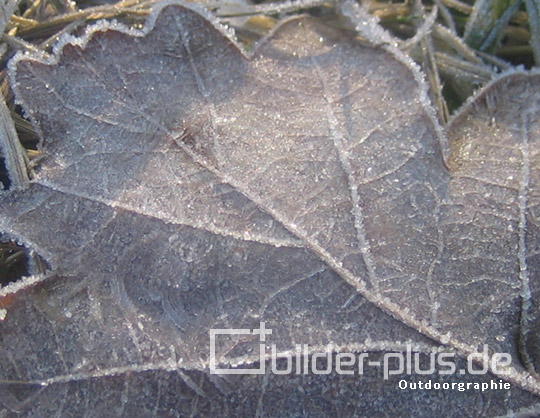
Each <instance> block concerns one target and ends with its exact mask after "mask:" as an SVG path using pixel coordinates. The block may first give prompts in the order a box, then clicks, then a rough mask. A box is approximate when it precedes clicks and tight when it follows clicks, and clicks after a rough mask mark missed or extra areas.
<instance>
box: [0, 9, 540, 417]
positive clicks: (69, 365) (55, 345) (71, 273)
mask: <svg viewBox="0 0 540 418" xmlns="http://www.w3.org/2000/svg"><path fill="white" fill-rule="evenodd" d="M227 34H228V32H227V31H226V30H225V29H223V28H222V27H220V26H219V25H218V24H217V23H216V21H215V20H214V19H211V20H209V18H208V16H207V14H206V13H204V12H200V11H198V10H194V9H193V8H191V7H189V6H182V5H180V4H176V3H174V2H167V3H162V4H161V5H158V6H156V11H155V13H154V14H153V16H151V17H150V18H149V21H148V23H147V26H146V27H145V28H144V29H143V30H142V31H140V32H138V31H134V30H128V29H126V28H123V27H121V26H109V25H108V24H100V25H99V26H96V27H94V28H93V29H91V30H90V31H89V32H88V33H87V34H86V35H84V36H83V37H82V38H64V39H63V40H62V41H60V46H58V47H57V48H56V49H55V51H56V53H55V55H53V56H40V57H36V56H34V57H32V56H31V57H23V56H18V57H16V58H15V60H14V61H12V62H11V64H10V69H11V70H10V71H11V73H10V77H11V81H12V85H13V86H14V89H15V93H16V97H17V100H18V101H19V102H20V103H21V104H22V105H23V107H24V108H25V110H26V112H27V113H28V114H29V115H30V116H31V118H32V120H33V122H34V124H35V125H36V128H37V129H38V130H39V132H40V133H41V136H42V140H43V143H42V146H43V154H44V159H43V162H42V164H41V166H40V168H39V169H38V170H37V172H36V174H35V178H34V179H33V180H32V182H31V185H30V188H29V189H28V190H24V191H10V192H7V193H5V194H3V195H2V196H1V199H0V210H1V213H2V216H1V217H0V231H1V232H4V233H6V234H8V235H9V236H10V237H14V238H15V239H17V240H20V241H22V242H24V243H25V245H27V246H28V247H29V248H31V249H32V250H34V251H36V252H37V253H39V254H40V255H41V256H43V257H44V258H45V259H46V260H47V262H48V265H49V267H50V270H49V272H48V276H47V277H46V278H43V277H40V278H38V279H37V280H35V281H34V282H33V283H32V284H31V286H26V287H25V286H22V287H21V288H19V289H17V291H15V293H12V292H10V293H6V294H5V295H3V296H2V295H1V294H0V297H2V298H1V299H0V309H6V308H7V309H8V313H7V315H6V317H5V319H4V320H3V321H2V322H1V323H0V341H1V350H0V373H1V375H0V403H1V404H2V405H3V407H4V408H5V409H6V410H11V411H16V412H21V413H24V414H26V415H37V416H48V415H51V414H52V413H53V412H57V411H58V410H62V411H64V412H65V414H66V415H70V414H71V415H81V414H82V413H83V412H88V411H91V413H92V414H95V415H100V414H101V415H111V414H114V415H127V416H146V415H158V416H163V415H165V414H170V413H171V412H170V411H186V410H187V411H190V413H191V414H192V415H197V414H198V415H205V416H209V415H235V414H236V415H240V416H242V415H256V416H262V415H267V416H276V415H283V414H288V415H290V416H297V415H300V414H305V415H308V416H328V415H332V412H335V408H336V405H338V406H339V409H340V412H341V415H344V416H358V415H368V416H374V415H380V414H383V413H386V414H390V413H391V414H393V415H396V416H399V415H404V414H407V415H410V414H413V415H424V416H425V415H433V414H440V412H438V411H439V409H438V408H439V407H440V403H441V398H443V399H444V403H445V405H448V406H447V410H446V411H445V415H446V416H462V415H463V411H464V410H466V411H471V415H475V414H476V415H481V414H483V415H487V416H493V415H496V414H500V413H501V411H516V413H517V412H518V411H525V410H527V411H530V410H535V408H536V409H538V405H537V404H538V394H540V383H539V382H538V380H537V379H536V377H535V376H534V375H532V376H531V375H530V374H529V371H530V370H531V368H532V367H534V365H535V364H536V360H535V359H536V358H538V356H537V354H536V353H535V351H534V341H536V339H537V335H538V332H537V328H538V323H539V318H538V317H537V314H536V313H537V312H538V308H537V303H538V302H537V298H538V292H539V290H538V286H539V284H538V283H539V280H538V274H539V273H538V272H539V268H540V267H539V264H538V260H537V258H538V253H539V251H538V246H537V243H538V242H539V240H538V237H537V234H538V223H539V221H538V218H539V211H538V196H539V192H538V190H539V188H538V183H539V178H538V167H539V161H538V158H539V157H538V149H539V147H538V142H539V134H538V114H537V109H538V103H539V101H540V100H539V98H538V93H537V91H538V84H539V82H538V76H534V75H524V74H521V75H509V76H507V77H505V78H503V79H501V80H500V81H499V82H497V83H495V84H493V85H491V86H489V87H488V88H487V89H486V90H485V91H483V92H482V93H481V94H480V95H479V96H478V97H477V98H476V99H475V101H474V102H472V103H470V104H469V105H468V106H467V107H466V108H464V110H463V111H462V112H461V113H460V115H459V116H457V117H456V119H455V120H454V122H453V123H452V124H451V126H450V130H449V134H450V135H449V139H450V144H449V147H450V153H449V157H448V158H447V161H446V164H445V163H444V162H443V154H444V155H445V156H446V154H447V151H446V150H445V151H444V152H443V149H442V148H443V146H446V139H445V137H444V135H443V133H442V130H441V128H440V127H439V126H438V125H437V123H436V122H435V118H434V117H433V115H434V111H433V109H432V108H431V106H430V104H429V102H428V100H427V94H426V86H425V84H424V83H423V81H422V75H421V73H420V72H419V70H418V68H416V67H415V66H414V65H412V64H411V63H410V62H409V61H408V60H406V59H405V58H403V56H402V55H400V53H399V52H398V51H395V50H394V49H393V48H391V47H388V46H385V47H381V48H376V47H368V46H365V45H362V44H361V43H359V42H357V41H356V40H355V38H354V37H352V36H350V35H348V34H346V33H343V32H341V31H339V30H337V29H333V28H330V27H327V26H324V25H323V24H321V23H320V22H318V21H315V20H310V19H308V18H301V19H292V20H288V21H286V22H284V23H282V24H281V25H279V27H277V28H276V29H275V30H274V31H273V32H272V33H271V35H270V36H269V37H268V38H266V39H264V40H263V41H262V42H261V43H260V44H259V45H258V46H257V47H256V48H255V49H254V51H253V52H251V53H250V54H247V53H245V52H243V51H242V50H240V49H239V48H238V46H237V45H236V43H235V42H234V41H232V40H231V39H230V38H229V36H228V35H227ZM513 112H516V113H513ZM516 115H518V116H516ZM488 151H489V152H488ZM448 167H449V168H448ZM262 322H264V324H265V326H266V328H268V329H272V334H271V335H267V336H266V338H267V339H266V341H265V343H266V344H267V346H270V345H271V344H275V345H276V346H277V349H278V351H279V353H281V359H280V360H279V361H280V365H279V366H280V367H279V368H283V366H286V364H285V361H286V359H287V358H288V357H287V356H289V357H291V356H292V354H291V353H297V354H295V355H294V356H292V357H296V356H298V357H299V358H300V357H301V359H300V360H301V363H303V360H302V358H304V357H305V356H309V355H310V354H313V353H326V351H327V349H328V347H332V353H330V354H329V356H330V357H326V358H325V360H324V361H330V360H331V361H333V362H335V361H336V359H337V355H338V354H339V353H345V352H350V353H351V352H352V353H356V354H358V353H363V352H369V353H370V354H369V359H370V360H371V361H374V362H375V361H380V360H381V359H384V355H386V354H389V353H392V352H408V353H409V354H410V355H411V356H413V357H414V358H418V362H419V363H421V364H419V367H420V368H421V369H423V370H425V369H426V366H429V363H428V361H429V359H430V358H431V357H432V355H434V354H436V353H440V352H442V351H444V352H450V353H453V354H454V355H455V357H456V369H457V370H462V369H463V368H466V366H467V356H468V355H471V354H474V353H477V350H478V347H484V346H485V347H487V348H488V351H487V356H488V358H487V361H486V359H482V358H481V357H480V358H479V364H478V367H486V368H488V369H489V372H488V373H487V374H486V375H473V374H466V375H461V374H459V373H458V374H455V375H452V376H441V375H439V374H438V373H437V371H435V372H433V373H431V374H430V375H429V376H427V375H420V374H419V373H412V374H406V373H402V374H394V375H391V376H388V377H389V379H388V380H387V381H385V380H383V379H382V378H381V373H382V372H381V369H380V368H379V369H377V368H376V367H371V368H369V367H367V366H366V368H365V370H364V374H363V375H362V376H359V375H358V374H356V375H345V376H344V375H341V376H340V375H338V374H337V373H336V371H335V370H334V371H333V372H332V373H330V374H329V375H327V376H326V375H325V376H320V375H315V374H308V375H302V374H301V373H299V374H294V375H289V376H279V375H272V374H271V373H269V372H268V373H267V374H266V375H264V376H261V375H251V376H237V375H234V376H233V375H227V376H219V375H213V374H210V373H209V370H208V369H209V367H210V358H209V353H210V346H209V331H210V329H216V328H220V329H221V328H240V329H251V330H253V329H258V327H259V326H260V324H261V323H262ZM520 335H521V338H519V336H520ZM251 337H254V335H253V334H250V335H247V336H246V335H230V336H227V338H225V337H224V338H223V339H222V340H221V342H220V343H219V344H218V346H217V347H216V350H217V355H218V358H219V359H220V360H219V362H220V366H221V367H222V368H227V367H230V368H234V369H235V370H238V368H239V367H259V366H261V364H259V363H258V362H260V361H263V362H264V365H265V366H266V370H270V368H271V365H272V361H271V359H270V358H269V351H267V352H266V354H264V353H263V356H262V357H260V356H259V352H258V350H259V339H258V338H251ZM518 340H521V341H522V342H521V344H519V343H518V342H517V341H518ZM298 344H302V347H304V346H305V345H307V346H308V347H309V348H308V349H307V351H306V352H304V351H302V350H303V348H302V349H301V350H300V351H298ZM411 347H412V348H411ZM411 350H412V351H414V353H412V352H411ZM494 353H509V354H510V355H511V358H512V363H511V365H510V366H509V367H507V368H505V369H504V370H502V371H501V370H498V369H496V368H493V366H492V364H493V363H492V360H493V357H494V356H493V354H494ZM527 358H528V359H529V360H528V364H526V366H527V367H528V368H529V370H527V369H526V367H525V366H524V365H523V362H525V363H527V361H525V360H523V359H527ZM261 359H262V360H261ZM329 359H330V360H329ZM522 360H523V362H522ZM324 361H323V362H322V363H321V367H322V366H323V363H324ZM241 365H243V366H241ZM428 369H429V367H428ZM428 377H429V378H431V379H432V380H433V381H443V382H447V383H449V384H450V383H455V384H457V383H459V382H462V383H470V384H471V385H474V384H476V385H481V384H488V383H489V382H491V381H494V382H502V383H500V384H503V383H511V385H512V387H511V388H510V389H493V390H490V391H489V392H478V391H475V390H470V391H466V392H461V391H457V390H449V391H429V390H427V391H414V390H402V389H400V388H399V387H398V383H399V381H400V380H405V381H406V382H409V383H414V382H417V381H419V380H424V379H427V378H428ZM497 384H499V383H497ZM480 393H481V396H483V397H486V398H489V399H488V401H486V402H485V403H484V404H483V405H479V404H478V402H477V400H478V396H479V394H480ZM89 395H91V396H89ZM382 396H384V397H385V401H384V402H381V397H382ZM481 408H484V409H481ZM509 413H510V412H509ZM179 414H180V412H179Z"/></svg>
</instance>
